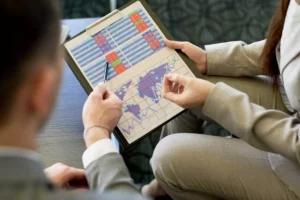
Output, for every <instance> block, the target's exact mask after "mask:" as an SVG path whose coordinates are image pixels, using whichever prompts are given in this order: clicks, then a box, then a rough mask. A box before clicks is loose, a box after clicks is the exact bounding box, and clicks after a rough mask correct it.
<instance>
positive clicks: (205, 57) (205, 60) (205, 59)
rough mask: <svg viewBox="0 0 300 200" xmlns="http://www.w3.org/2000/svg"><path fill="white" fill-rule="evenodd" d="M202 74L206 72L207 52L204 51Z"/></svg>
mask: <svg viewBox="0 0 300 200" xmlns="http://www.w3.org/2000/svg"><path fill="white" fill-rule="evenodd" d="M203 74H207V52H206V51H204V69H203Z"/></svg>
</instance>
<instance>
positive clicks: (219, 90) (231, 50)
mask: <svg viewBox="0 0 300 200" xmlns="http://www.w3.org/2000/svg"><path fill="white" fill-rule="evenodd" d="M299 4H300V2H299V1H296V0H291V3H290V7H289V11H288V15H287V18H286V21H285V27H284V31H283V37H282V39H281V44H279V45H278V47H280V48H277V51H278V52H277V58H278V65H279V66H280V73H281V74H280V75H281V78H282V82H283V86H284V89H285V95H286V97H287V99H288V101H289V104H290V105H291V107H292V108H293V112H294V113H293V114H292V115H288V114H286V113H284V112H281V111H278V110H266V109H265V108H263V107H261V106H259V105H256V104H253V103H251V102H250V101H249V98H248V96H247V95H246V94H244V93H242V92H240V91H237V90H235V89H233V88H231V87H229V86H227V85H225V84H223V83H218V84H216V86H215V88H214V89H213V91H212V92H211V93H210V95H209V97H208V99H207V100H206V103H205V105H204V108H203V113H204V114H205V115H206V116H208V117H209V118H211V119H213V120H215V121H216V122H217V123H219V124H220V125H222V126H223V127H224V128H226V129H227V130H229V131H230V132H232V133H234V134H235V135H237V136H239V137H240V138H241V139H243V140H245V141H246V142H248V143H249V144H250V145H252V146H254V147H256V148H259V149H261V150H263V151H267V152H269V160H270V164H271V166H272V168H273V170H274V172H275V173H276V174H277V175H278V177H279V178H280V179H281V180H282V181H283V182H284V183H285V184H286V185H287V186H288V187H289V188H290V189H291V190H292V191H293V192H294V193H295V194H296V195H297V196H298V198H300V45H299V44H300V20H299V19H300V5H299ZM264 44H265V41H260V42H255V43H253V44H250V45H246V44H245V43H243V42H228V43H222V44H216V45H208V46H206V47H205V48H206V50H207V58H208V61H207V65H208V75H220V76H234V77H240V76H255V75H264V74H265V73H264V72H263V71H262V68H261V67H260V62H259V57H260V55H261V52H262V49H263V47H264ZM257 89H258V90H259V88H257Z"/></svg>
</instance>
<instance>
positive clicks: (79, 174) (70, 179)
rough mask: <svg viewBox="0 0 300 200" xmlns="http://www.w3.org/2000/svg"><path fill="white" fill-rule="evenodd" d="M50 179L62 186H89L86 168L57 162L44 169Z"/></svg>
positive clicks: (78, 187)
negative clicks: (85, 172)
mask: <svg viewBox="0 0 300 200" xmlns="http://www.w3.org/2000/svg"><path fill="white" fill-rule="evenodd" d="M44 172H45V174H46V175H47V177H48V179H49V180H50V181H51V182H52V183H53V184H54V185H56V186H58V187H60V188H73V189H80V188H88V182H87V179H86V177H85V174H84V170H82V169H77V168H73V167H69V166H66V165H64V164H62V163H56V164H54V165H52V166H51V167H48V168H46V169H45V170H44Z"/></svg>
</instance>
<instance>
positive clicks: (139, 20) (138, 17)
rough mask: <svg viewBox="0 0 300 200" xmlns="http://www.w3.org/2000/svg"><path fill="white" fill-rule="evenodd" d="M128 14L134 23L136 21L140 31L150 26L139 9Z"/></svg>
mask: <svg viewBox="0 0 300 200" xmlns="http://www.w3.org/2000/svg"><path fill="white" fill-rule="evenodd" d="M128 16H129V18H130V20H131V21H132V23H134V25H135V26H136V28H137V29H138V30H139V32H140V33H141V32H143V31H145V30H147V29H148V28H149V27H148V25H147V23H146V22H145V21H144V20H143V18H142V16H141V15H140V13H138V11H134V12H132V13H130V14H129V15H128Z"/></svg>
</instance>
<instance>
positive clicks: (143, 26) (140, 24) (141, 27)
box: [136, 22, 148, 32]
mask: <svg viewBox="0 0 300 200" xmlns="http://www.w3.org/2000/svg"><path fill="white" fill-rule="evenodd" d="M136 28H137V29H138V30H139V31H140V32H143V31H144V30H147V28H148V26H147V24H146V23H145V22H141V23H139V24H138V25H137V26H136Z"/></svg>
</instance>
